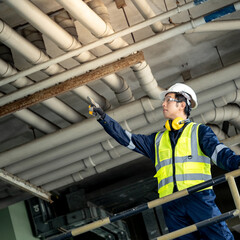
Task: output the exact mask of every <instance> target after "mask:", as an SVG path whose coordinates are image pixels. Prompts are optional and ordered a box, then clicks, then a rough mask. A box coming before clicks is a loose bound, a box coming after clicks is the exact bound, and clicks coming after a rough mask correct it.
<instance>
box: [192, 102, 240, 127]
mask: <svg viewBox="0 0 240 240" xmlns="http://www.w3.org/2000/svg"><path fill="white" fill-rule="evenodd" d="M239 117H240V109H239V107H238V106H236V105H229V106H225V107H222V108H216V109H215V110H214V111H211V112H207V113H204V114H201V115H200V116H198V117H197V118H193V121H197V122H201V123H204V124H207V123H219V122H223V121H229V122H232V121H234V119H237V120H239ZM236 127H237V128H238V129H239V130H240V126H239V124H237V125H236Z"/></svg>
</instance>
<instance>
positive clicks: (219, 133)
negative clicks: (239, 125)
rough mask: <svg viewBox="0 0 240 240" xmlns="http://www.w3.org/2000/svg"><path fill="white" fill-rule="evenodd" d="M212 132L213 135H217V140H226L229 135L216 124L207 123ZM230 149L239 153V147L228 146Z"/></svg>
mask: <svg viewBox="0 0 240 240" xmlns="http://www.w3.org/2000/svg"><path fill="white" fill-rule="evenodd" d="M208 126H209V127H210V128H211V129H212V130H213V132H214V133H215V135H216V136H217V138H218V139H219V141H220V142H221V141H224V140H225V139H226V140H227V139H228V138H229V136H228V135H227V134H226V133H225V132H223V131H222V130H221V129H220V128H219V127H218V126H216V125H208ZM230 149H232V150H233V151H234V152H235V153H236V154H238V155H239V154H240V148H239V147H238V146H230Z"/></svg>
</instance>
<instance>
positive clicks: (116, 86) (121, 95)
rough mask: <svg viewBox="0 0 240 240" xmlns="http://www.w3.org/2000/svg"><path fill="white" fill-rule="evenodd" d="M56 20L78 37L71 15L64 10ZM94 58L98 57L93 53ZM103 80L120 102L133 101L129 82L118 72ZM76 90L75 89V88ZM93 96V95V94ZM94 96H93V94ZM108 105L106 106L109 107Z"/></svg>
mask: <svg viewBox="0 0 240 240" xmlns="http://www.w3.org/2000/svg"><path fill="white" fill-rule="evenodd" d="M55 21H56V22H57V23H58V24H59V25H60V26H61V27H63V28H64V29H66V31H68V32H69V33H70V34H71V35H73V36H75V38H77V37H78V36H77V32H76V28H75V25H74V22H73V20H72V19H69V15H68V14H67V13H66V12H62V13H60V14H58V15H56V16H55ZM93 58H94V59H95V58H96V57H95V56H94V55H93ZM102 81H103V82H104V83H105V84H106V85H107V86H109V87H110V89H111V90H113V91H114V93H115V94H116V97H117V99H118V102H119V103H120V104H123V103H127V102H131V101H133V100H134V97H133V95H132V91H131V90H130V88H129V86H128V84H127V82H126V81H125V80H124V79H123V78H122V77H120V76H118V75H117V74H115V73H114V74H110V75H108V76H106V77H103V78H102ZM73 91H74V90H73ZM91 96H92V95H91ZM92 97H93V96H92ZM107 108H108V107H105V109H107Z"/></svg>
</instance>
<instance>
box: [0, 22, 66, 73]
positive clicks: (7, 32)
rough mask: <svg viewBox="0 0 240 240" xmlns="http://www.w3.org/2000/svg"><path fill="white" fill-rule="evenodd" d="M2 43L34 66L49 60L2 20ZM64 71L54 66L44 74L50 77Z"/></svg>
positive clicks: (0, 36)
mask: <svg viewBox="0 0 240 240" xmlns="http://www.w3.org/2000/svg"><path fill="white" fill-rule="evenodd" d="M0 41H1V42H2V43H4V44H5V45H6V46H8V47H9V48H11V49H14V50H16V51H17V52H18V53H20V54H21V55H23V56H24V58H25V59H26V60H27V61H28V62H30V63H32V64H38V63H42V62H45V61H47V60H49V57H48V56H47V55H46V54H45V53H44V52H43V51H41V50H40V49H39V48H37V47H36V46H34V45H33V44H32V43H30V42H29V41H27V40H26V39H25V38H24V37H22V36H21V35H19V34H18V33H17V32H16V31H15V30H13V29H12V28H11V27H9V25H8V24H7V23H5V22H4V21H2V20H0ZM64 70H65V69H64V68H63V67H61V66H60V65H57V64H54V65H52V66H50V67H48V68H47V69H44V70H43V72H45V73H46V74H48V75H53V74H56V73H59V72H63V71H64Z"/></svg>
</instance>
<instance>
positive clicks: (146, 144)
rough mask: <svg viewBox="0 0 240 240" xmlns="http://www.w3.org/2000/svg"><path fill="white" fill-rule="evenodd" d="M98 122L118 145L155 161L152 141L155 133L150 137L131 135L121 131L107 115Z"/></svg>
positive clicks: (116, 123) (115, 122)
mask: <svg viewBox="0 0 240 240" xmlns="http://www.w3.org/2000/svg"><path fill="white" fill-rule="evenodd" d="M98 122H99V123H100V124H101V125H102V126H103V128H104V130H105V131H106V132H107V133H108V134H109V135H110V136H111V137H113V138H114V139H115V140H116V141H117V142H118V143H119V144H121V145H123V146H125V147H127V148H129V149H131V150H133V151H135V152H137V153H140V154H142V155H144V156H146V157H148V158H150V159H151V160H152V161H155V148H154V141H155V135H156V133H153V134H151V135H141V134H133V133H131V132H129V131H127V130H125V129H123V128H122V127H121V125H120V124H119V123H118V122H117V121H115V120H114V119H112V118H111V117H109V116H108V115H107V114H106V115H105V117H104V119H103V120H98Z"/></svg>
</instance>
